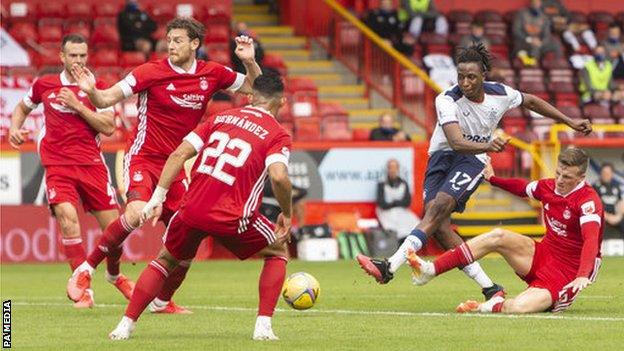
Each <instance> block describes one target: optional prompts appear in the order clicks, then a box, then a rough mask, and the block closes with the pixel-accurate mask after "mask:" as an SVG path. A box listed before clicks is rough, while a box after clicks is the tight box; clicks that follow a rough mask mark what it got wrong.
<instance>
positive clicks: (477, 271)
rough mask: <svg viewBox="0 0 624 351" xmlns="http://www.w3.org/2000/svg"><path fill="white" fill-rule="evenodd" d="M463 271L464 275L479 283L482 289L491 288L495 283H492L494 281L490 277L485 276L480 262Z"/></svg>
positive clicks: (468, 266) (473, 263)
mask: <svg viewBox="0 0 624 351" xmlns="http://www.w3.org/2000/svg"><path fill="white" fill-rule="evenodd" d="M462 271H464V273H465V274H466V275H467V276H468V277H470V278H471V279H473V280H474V281H475V282H477V284H479V285H480V286H481V288H489V287H491V286H492V285H494V283H493V282H492V279H490V277H488V275H487V274H485V272H484V271H483V268H481V265H480V264H479V262H472V263H471V264H469V265H467V266H466V267H464V268H462Z"/></svg>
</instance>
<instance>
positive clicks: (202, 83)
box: [199, 77, 208, 90]
mask: <svg viewBox="0 0 624 351" xmlns="http://www.w3.org/2000/svg"><path fill="white" fill-rule="evenodd" d="M199 88H200V89H201V90H208V81H207V80H206V78H205V77H201V78H200V79H199Z"/></svg>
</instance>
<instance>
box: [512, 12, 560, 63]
mask: <svg viewBox="0 0 624 351" xmlns="http://www.w3.org/2000/svg"><path fill="white" fill-rule="evenodd" d="M550 31H551V23H550V19H549V18H548V16H546V14H545V13H544V12H543V11H542V1H541V0H531V2H530V6H529V7H528V8H525V9H523V10H521V11H520V12H518V14H517V15H516V18H515V20H514V23H513V38H514V52H515V53H516V55H518V57H519V58H520V59H521V60H522V62H523V63H524V64H525V65H527V66H533V65H535V64H536V63H537V60H539V59H540V58H541V57H542V56H543V55H544V54H545V53H547V52H554V53H555V54H556V55H557V56H561V47H560V46H559V45H558V43H557V42H555V41H553V38H552V36H551V34H550Z"/></svg>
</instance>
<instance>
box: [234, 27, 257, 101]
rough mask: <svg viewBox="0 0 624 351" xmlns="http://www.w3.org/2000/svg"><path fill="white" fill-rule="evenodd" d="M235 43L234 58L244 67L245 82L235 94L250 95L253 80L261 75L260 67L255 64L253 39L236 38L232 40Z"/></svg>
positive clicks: (245, 37)
mask: <svg viewBox="0 0 624 351" xmlns="http://www.w3.org/2000/svg"><path fill="white" fill-rule="evenodd" d="M234 41H235V42H236V50H235V52H236V56H238V58H239V59H240V60H241V62H242V63H243V66H245V71H246V72H247V74H246V75H245V81H244V82H243V85H241V87H240V88H238V90H237V91H236V92H238V93H241V94H251V93H252V86H253V82H254V80H256V78H257V77H258V76H259V75H261V74H262V70H261V69H260V66H259V65H258V63H257V62H256V51H255V49H254V45H253V39H252V38H250V37H247V36H244V35H242V36H238V37H236V38H234Z"/></svg>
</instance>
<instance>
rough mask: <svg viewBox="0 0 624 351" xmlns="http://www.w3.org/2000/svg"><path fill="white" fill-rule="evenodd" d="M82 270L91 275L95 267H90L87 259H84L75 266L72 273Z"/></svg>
mask: <svg viewBox="0 0 624 351" xmlns="http://www.w3.org/2000/svg"><path fill="white" fill-rule="evenodd" d="M84 271H87V272H89V275H93V273H94V272H95V268H93V267H91V265H89V263H87V261H84V262H82V263H81V264H80V266H78V267H76V270H75V271H74V273H73V275H76V274H78V273H81V272H84Z"/></svg>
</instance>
